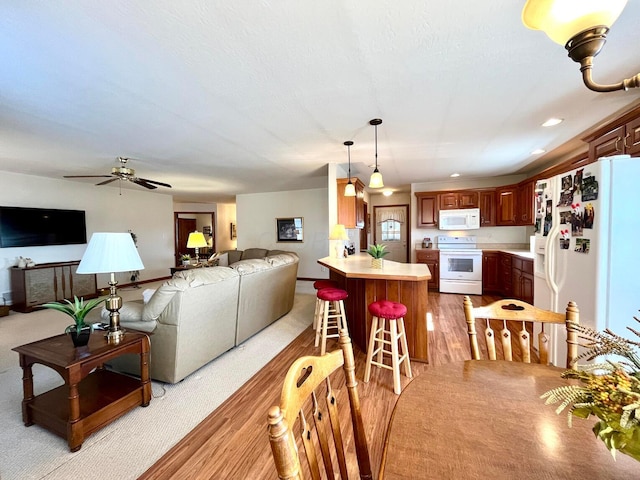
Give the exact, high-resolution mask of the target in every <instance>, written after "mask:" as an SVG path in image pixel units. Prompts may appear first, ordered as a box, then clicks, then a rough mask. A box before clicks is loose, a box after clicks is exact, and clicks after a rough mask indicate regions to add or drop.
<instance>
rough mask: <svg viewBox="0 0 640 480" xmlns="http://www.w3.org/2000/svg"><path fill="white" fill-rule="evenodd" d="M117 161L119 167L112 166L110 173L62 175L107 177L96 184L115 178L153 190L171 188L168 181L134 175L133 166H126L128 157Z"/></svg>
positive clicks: (102, 183)
mask: <svg viewBox="0 0 640 480" xmlns="http://www.w3.org/2000/svg"><path fill="white" fill-rule="evenodd" d="M118 161H119V162H120V166H119V167H113V168H112V169H111V175H64V178H98V177H107V178H109V179H108V180H105V181H104V182H100V183H96V185H107V184H109V183H111V182H115V181H116V180H121V181H125V182H131V183H135V184H137V185H140V186H141V187H144V188H148V189H150V190H153V189H155V188H158V186H161V187H167V188H171V185H169V184H168V183H163V182H158V181H156V180H149V179H148V178H141V177H136V171H135V170H134V169H133V168H129V167H127V166H126V165H127V162H128V161H129V159H128V158H125V157H118Z"/></svg>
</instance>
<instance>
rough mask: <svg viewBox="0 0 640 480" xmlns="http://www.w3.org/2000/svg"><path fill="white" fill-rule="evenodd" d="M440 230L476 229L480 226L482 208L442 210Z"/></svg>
mask: <svg viewBox="0 0 640 480" xmlns="http://www.w3.org/2000/svg"><path fill="white" fill-rule="evenodd" d="M438 228H440V230H475V229H477V228H480V209H479V208H461V209H457V210H440V225H439V227H438Z"/></svg>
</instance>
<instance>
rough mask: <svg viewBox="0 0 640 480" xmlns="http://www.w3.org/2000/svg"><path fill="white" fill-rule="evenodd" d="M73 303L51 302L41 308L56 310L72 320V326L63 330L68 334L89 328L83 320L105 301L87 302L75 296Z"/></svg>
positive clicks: (100, 299) (97, 299)
mask: <svg viewBox="0 0 640 480" xmlns="http://www.w3.org/2000/svg"><path fill="white" fill-rule="evenodd" d="M73 299H74V301H73V302H71V301H69V300H65V301H64V302H51V303H45V304H43V305H42V306H43V307H45V308H51V309H53V310H58V311H59V312H62V313H66V314H67V315H69V316H70V317H71V318H73V320H74V324H73V325H69V326H68V327H67V328H66V329H65V333H69V332H70V331H71V330H73V329H75V330H76V331H77V332H79V331H80V330H81V329H82V328H83V327H87V326H89V327H91V328H93V326H92V325H87V324H86V323H84V319H85V317H86V316H87V314H88V313H89V312H90V311H91V310H93V309H94V308H95V307H97V306H98V305H100V304H101V303H102V302H104V301H105V299H104V298H94V299H92V300H89V301H88V302H85V301H84V298H78V297H76V296H74V297H73Z"/></svg>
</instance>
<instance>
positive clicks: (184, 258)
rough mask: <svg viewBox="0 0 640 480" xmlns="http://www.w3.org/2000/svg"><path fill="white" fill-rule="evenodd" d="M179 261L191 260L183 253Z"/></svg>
mask: <svg viewBox="0 0 640 480" xmlns="http://www.w3.org/2000/svg"><path fill="white" fill-rule="evenodd" d="M180 260H183V261H189V260H191V255H189V254H188V253H183V254H182V255H180Z"/></svg>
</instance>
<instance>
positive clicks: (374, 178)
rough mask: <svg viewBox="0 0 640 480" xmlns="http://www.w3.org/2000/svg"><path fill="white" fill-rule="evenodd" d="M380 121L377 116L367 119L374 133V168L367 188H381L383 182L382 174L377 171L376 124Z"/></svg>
mask: <svg viewBox="0 0 640 480" xmlns="http://www.w3.org/2000/svg"><path fill="white" fill-rule="evenodd" d="M381 123H382V120H380V119H379V118H374V119H373V120H369V125H373V127H374V129H375V132H376V133H375V135H376V137H375V138H376V168H375V170H374V171H373V173H372V174H371V178H370V179H369V188H382V187H384V182H383V181H382V174H381V173H380V172H379V171H378V125H380V124H381Z"/></svg>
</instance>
